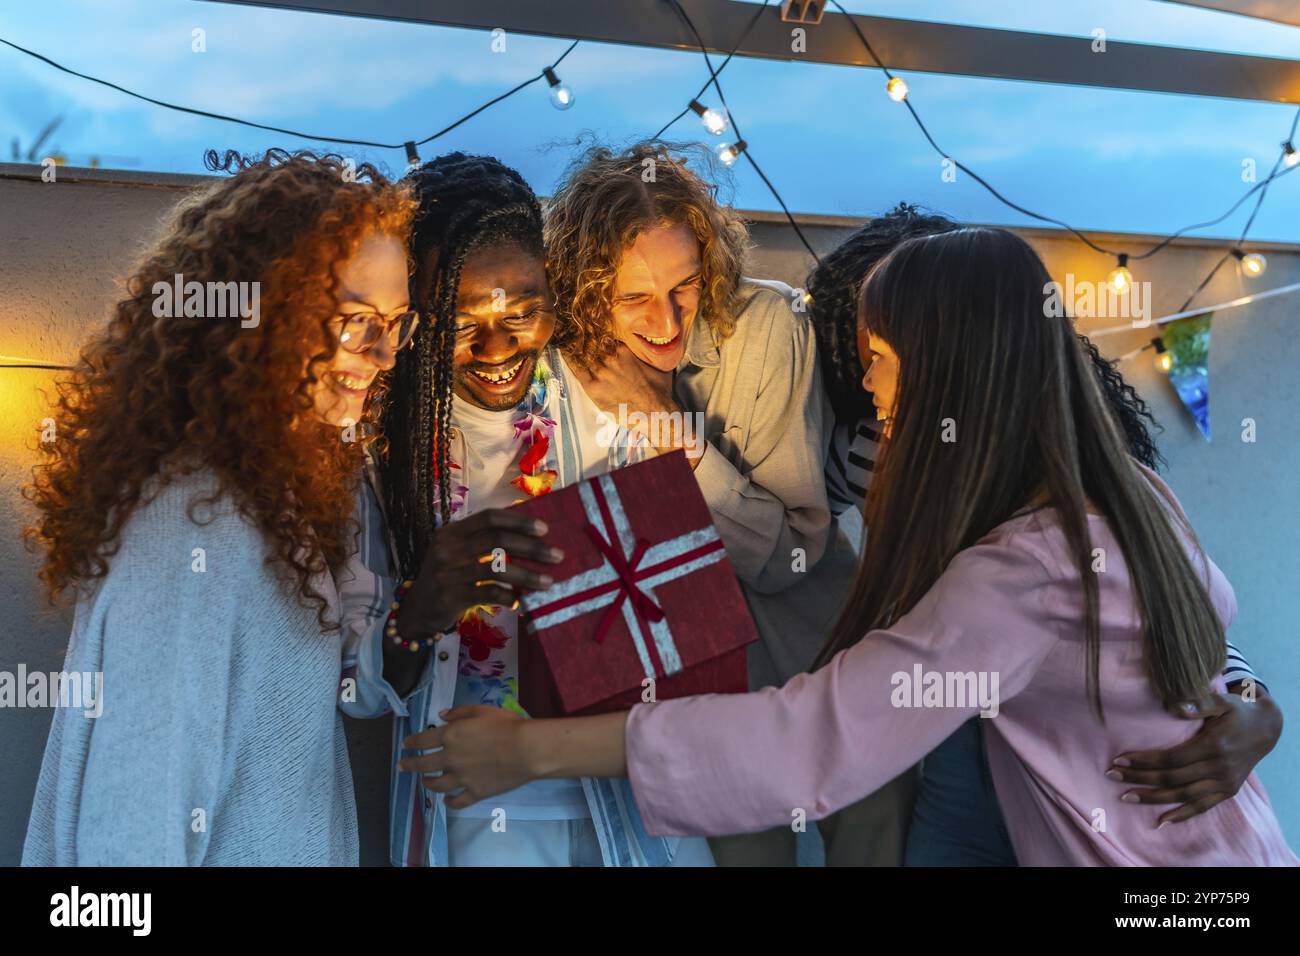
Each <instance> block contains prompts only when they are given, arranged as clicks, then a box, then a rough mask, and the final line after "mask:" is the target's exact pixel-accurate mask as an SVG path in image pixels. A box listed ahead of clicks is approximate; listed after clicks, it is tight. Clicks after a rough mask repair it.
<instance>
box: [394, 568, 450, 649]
mask: <svg viewBox="0 0 1300 956" xmlns="http://www.w3.org/2000/svg"><path fill="white" fill-rule="evenodd" d="M414 585H415V582H414V581H403V582H402V583H401V584H399V585H398V586H397V587H395V588H394V589H393V603H392V604H390V605H388V621H387V623H385V624H384V633H385V634H386V635H388V637H389V638H390V639H391V640H392V642H393V643H394V644H396V645H398V646H399V647H405V648H406V649H407V650H408V651H411V652H415V651H418V650H419V649H420V648H421V647H433V645H434V644H435V643H436V642H437V641H438V640H439V639H440V638H441V637H442V635H441V634H433V635H430V636H429V637H425V638H419V637H417V638H414V639H412V640H409V641H406V640H403V639H402V635H400V634H398V633H397V609H398V608H400V607H401V606H402V598H404V597H405V596H406V592H407V591H409V590H411V588H412V587H413V586H414Z"/></svg>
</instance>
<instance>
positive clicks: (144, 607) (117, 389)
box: [23, 150, 417, 865]
mask: <svg viewBox="0 0 1300 956" xmlns="http://www.w3.org/2000/svg"><path fill="white" fill-rule="evenodd" d="M208 165H209V168H212V169H218V168H219V169H223V170H225V171H228V172H229V171H233V172H234V175H233V176H231V177H230V178H228V179H224V180H221V181H218V182H216V183H215V184H213V185H212V186H211V187H208V188H206V189H204V190H202V191H201V192H199V193H197V194H196V195H194V196H192V197H191V198H189V199H187V200H186V201H185V202H184V203H182V205H181V206H180V208H179V209H178V210H177V211H176V214H175V216H174V219H173V222H172V224H171V226H170V229H169V231H168V232H167V234H166V235H165V237H164V238H163V239H162V240H161V241H160V242H159V243H158V245H157V246H156V248H155V249H154V250H153V252H152V253H151V254H150V255H149V256H148V258H147V259H146V260H145V261H144V263H143V264H142V265H141V266H140V267H139V269H138V270H137V271H136V273H135V274H134V275H133V276H132V277H131V279H130V280H129V281H128V283H127V287H126V297H125V298H124V299H122V301H120V302H118V303H117V305H116V307H115V308H114V310H113V315H112V318H111V320H110V322H109V324H108V327H107V328H106V329H105V330H103V331H102V332H101V333H100V334H98V335H97V336H96V337H95V338H94V340H93V341H92V342H91V343H90V345H89V346H88V347H87V348H86V349H85V350H84V351H83V353H82V356H81V360H80V362H79V363H78V365H77V366H76V368H75V370H74V372H73V374H72V376H71V378H70V379H69V380H68V381H65V382H61V383H60V384H59V389H58V396H57V400H56V402H55V412H54V418H55V422H56V425H57V437H56V440H55V441H53V442H50V443H47V444H45V445H44V446H43V451H44V453H45V460H44V462H43V463H42V464H41V465H40V466H38V468H37V470H36V474H35V478H34V481H33V483H32V484H31V485H30V486H29V487H28V489H27V491H26V494H27V497H28V498H29V499H30V500H31V501H33V502H34V504H35V505H36V508H37V511H38V520H37V522H36V524H35V526H34V527H33V528H31V529H30V530H29V531H28V533H27V536H28V539H29V541H30V542H31V543H32V544H33V545H35V546H38V547H40V548H42V549H43V551H44V564H43V567H42V569H41V578H42V580H43V581H44V583H45V585H46V588H47V590H48V592H49V595H50V598H51V600H52V601H53V600H57V599H58V598H60V596H64V595H70V596H72V597H75V604H76V611H75V620H74V624H73V631H72V639H71V643H70V646H69V649H68V657H67V662H66V664H65V668H66V670H67V671H69V672H78V673H92V674H102V685H101V686H102V695H101V700H100V701H98V702H97V705H96V708H95V709H96V710H99V711H100V712H99V713H98V715H94V716H92V715H90V714H83V713H82V712H81V711H75V710H70V709H67V708H63V709H60V710H59V711H58V713H57V716H56V718H55V722H54V725H53V727H52V729H51V731H50V738H49V742H48V744H47V746H46V752H45V760H44V763H43V765H42V767H41V775H40V780H39V782H38V785H37V793H36V798H35V801H34V807H33V811H32V818H31V823H30V826H29V828H28V833H27V840H26V845H25V847H24V853H23V862H24V864H27V865H78V864H80V865H106V864H109V865H138V864H153V865H159V864H161V865H176V864H189V865H197V864H209V865H248V864H333V865H341V864H351V865H355V864H356V863H357V860H358V844H357V824H356V808H355V804H354V801H353V794H352V777H351V771H350V768H349V765H348V755H347V747H346V742H345V739H344V735H343V726H342V722H341V719H340V716H339V713H338V711H337V707H336V701H337V696H338V692H339V677H340V668H341V660H342V658H341V649H340V642H339V637H338V633H337V632H338V630H339V626H338V598H337V594H336V592H335V588H334V583H333V579H332V576H331V572H333V571H336V570H338V569H339V568H340V567H341V566H342V565H343V563H344V560H345V558H346V557H347V555H348V553H349V551H350V550H351V548H352V546H353V543H354V542H353V537H354V535H355V526H354V523H353V520H352V502H353V494H354V490H355V483H356V480H357V478H356V476H357V475H358V474H359V472H360V467H361V460H362V447H361V446H362V443H363V441H364V439H363V438H362V437H361V435H360V434H359V426H361V427H364V422H363V421H362V420H363V419H364V418H365V417H367V409H366V397H367V393H368V390H369V387H370V384H371V382H372V381H373V380H374V379H375V377H376V376H377V375H378V374H379V373H380V372H382V371H384V370H386V369H388V368H391V367H392V365H393V361H394V356H395V353H396V352H397V351H398V350H399V349H400V348H402V347H403V346H404V345H405V344H406V343H407V342H408V341H409V339H410V337H411V334H412V333H413V331H414V326H415V323H416V321H417V317H416V315H415V313H413V312H411V311H410V307H409V303H408V293H407V278H408V268H407V256H406V236H407V233H408V230H409V225H410V216H411V211H412V203H411V201H410V199H409V198H408V196H407V195H406V193H405V192H404V191H403V190H402V189H401V188H400V187H398V186H396V185H393V184H390V183H389V182H388V181H387V180H385V179H384V178H383V177H382V176H380V175H379V174H378V173H377V172H376V171H375V170H374V169H372V168H370V167H369V166H361V167H359V168H358V167H353V166H351V165H350V164H345V163H344V162H342V161H340V160H339V159H337V158H336V157H331V156H315V155H313V154H310V153H295V154H292V155H291V154H288V153H285V152H284V151H280V150H273V151H271V152H269V153H267V154H266V156H265V157H264V158H263V159H261V160H259V161H245V160H243V159H241V158H239V157H238V156H236V155H235V154H230V153H228V154H227V155H226V156H225V157H224V159H222V158H219V157H217V155H216V154H215V153H209V155H208ZM172 289H176V290H177V291H178V292H183V293H184V301H183V302H182V301H180V297H179V296H173V295H172V294H171V290H172ZM214 289H215V290H216V291H217V294H216V295H214ZM205 290H206V295H205V294H204V291H205ZM236 290H237V292H238V296H237V297H236V296H234V295H227V298H228V299H229V300H230V301H234V300H235V299H236V298H237V299H238V301H239V302H240V303H242V304H244V305H248V304H249V303H251V305H252V308H251V309H239V310H233V312H234V314H231V312H232V310H231V309H226V308H214V304H215V305H216V306H220V305H222V301H223V300H222V293H223V292H224V293H229V292H231V291H236Z"/></svg>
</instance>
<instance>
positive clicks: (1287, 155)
mask: <svg viewBox="0 0 1300 956" xmlns="http://www.w3.org/2000/svg"><path fill="white" fill-rule="evenodd" d="M1282 162H1284V163H1286V165H1288V166H1294V165H1295V164H1296V163H1300V152H1296V148H1295V146H1293V145H1292V144H1291V141H1290V140H1287V141H1286V142H1285V143H1283V144H1282Z"/></svg>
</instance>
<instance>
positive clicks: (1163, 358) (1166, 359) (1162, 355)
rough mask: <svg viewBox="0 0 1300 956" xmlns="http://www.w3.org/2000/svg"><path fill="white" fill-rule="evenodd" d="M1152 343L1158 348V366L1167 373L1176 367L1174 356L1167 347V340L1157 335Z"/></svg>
mask: <svg viewBox="0 0 1300 956" xmlns="http://www.w3.org/2000/svg"><path fill="white" fill-rule="evenodd" d="M1151 345H1152V347H1153V348H1155V350H1156V368H1158V369H1160V371H1162V372H1166V373H1167V372H1168V371H1169V370H1170V369H1171V368H1173V367H1174V357H1173V356H1172V355H1170V354H1169V350H1168V349H1167V348H1165V340H1164V339H1163V338H1161V337H1160V336H1158V335H1157V336H1156V337H1155V338H1154V339H1152V340H1151Z"/></svg>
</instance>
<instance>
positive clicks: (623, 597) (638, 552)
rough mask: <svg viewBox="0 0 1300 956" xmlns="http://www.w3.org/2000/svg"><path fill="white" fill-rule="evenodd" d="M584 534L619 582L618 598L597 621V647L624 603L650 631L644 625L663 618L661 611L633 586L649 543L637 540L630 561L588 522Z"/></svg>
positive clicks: (636, 585)
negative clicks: (649, 621) (626, 602)
mask: <svg viewBox="0 0 1300 956" xmlns="http://www.w3.org/2000/svg"><path fill="white" fill-rule="evenodd" d="M587 535H588V537H590V538H591V540H592V541H593V542H595V545H596V547H597V548H599V549H600V552H601V554H603V555H604V556H605V557H606V559H608V561H609V563H610V564H611V565H612V566H613V568H614V572H615V573H616V574H617V575H618V580H619V595H618V597H617V598H616V599H615V600H614V603H613V604H611V605H610V606H609V607H608V608H607V609H606V610H605V614H604V616H603V617H601V619H600V624H599V625H598V626H597V627H596V643H597V644H599V643H601V642H602V641H604V640H605V635H606V634H607V633H609V629H610V627H611V626H613V624H614V618H615V616H616V615H617V614H618V612H619V609H620V608H621V607H622V606H623V602H624V601H627V600H631V602H632V610H633V611H634V612H635V613H636V617H637V620H638V621H640V622H641V626H642V627H645V628H647V629H648V628H649V625H647V624H646V621H647V620H651V621H656V622H658V621H662V620H663V619H664V611H663V608H661V607H660V606H659V605H658V604H656V603H655V602H654V601H653V600H652V599H651V598H650V595H648V594H646V593H645V592H644V591H642V590H641V588H640V586H639V585H638V584H637V583H636V568H637V565H639V564H640V563H641V559H642V558H643V557H644V556H645V552H646V549H647V548H649V547H650V545H649V542H647V541H645V540H643V539H641V538H637V539H636V548H635V549H634V550H633V551H632V557H631V559H630V560H629V559H628V558H625V557H624V556H623V549H622V548H621V547H616V546H614V545H611V544H610V543H609V542H608V541H606V540H605V537H604V535H602V534H601V533H600V529H599V528H597V527H596V526H595V525H594V524H592V523H591V522H590V521H588V522H587Z"/></svg>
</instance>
